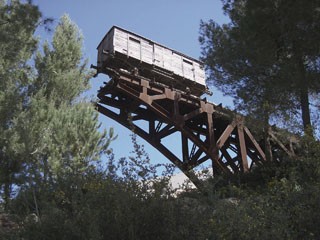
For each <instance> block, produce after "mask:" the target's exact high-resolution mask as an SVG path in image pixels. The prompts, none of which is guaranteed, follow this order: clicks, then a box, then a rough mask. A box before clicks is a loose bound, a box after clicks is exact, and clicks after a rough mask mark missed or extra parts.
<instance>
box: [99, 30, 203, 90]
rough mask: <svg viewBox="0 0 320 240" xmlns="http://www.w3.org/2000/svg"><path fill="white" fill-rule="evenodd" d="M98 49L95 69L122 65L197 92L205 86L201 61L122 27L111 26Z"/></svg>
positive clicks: (152, 78) (116, 68) (121, 67)
mask: <svg viewBox="0 0 320 240" xmlns="http://www.w3.org/2000/svg"><path fill="white" fill-rule="evenodd" d="M97 49H98V60H97V68H98V72H105V71H106V69H107V68H109V69H110V68H111V69H115V70H119V69H123V70H126V71H129V72H135V73H137V74H139V75H141V76H143V77H146V78H148V79H150V80H151V81H156V82H158V83H161V84H164V85H167V86H169V87H173V88H175V89H179V90H181V91H184V92H190V93H191V94H194V95H196V96H200V95H202V94H203V93H205V92H206V90H207V87H206V84H205V72H204V69H203V64H202V62H200V61H199V60H196V59H194V58H191V57H188V56H186V55H185V54H182V53H180V52H178V51H175V50H173V49H170V48H167V47H165V46H163V45H161V44H158V43H156V42H154V41H151V40H149V39H147V38H145V37H142V36H139V35H137V34H135V33H132V32H130V31H127V30H125V29H123V28H120V27H116V26H113V27H112V28H111V29H110V30H109V31H108V33H107V34H106V35H105V36H104V38H103V39H102V41H101V42H100V44H99V45H98V47H97Z"/></svg>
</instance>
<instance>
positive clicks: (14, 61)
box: [0, 1, 41, 201]
mask: <svg viewBox="0 0 320 240" xmlns="http://www.w3.org/2000/svg"><path fill="white" fill-rule="evenodd" d="M6 2H7V1H0V192H1V193H3V195H2V197H3V198H4V199H5V201H7V200H8V199H9V197H10V195H11V191H12V184H15V183H17V181H18V180H17V179H16V174H17V173H19V172H20V171H21V169H22V167H23V166H22V165H23V163H22V157H23V155H22V154H21V152H19V148H20V146H21V143H20V142H19V134H18V133H17V132H16V131H15V125H14V120H15V119H16V118H17V116H18V115H19V114H20V112H21V111H23V110H24V109H25V107H26V106H25V104H26V101H27V98H28V96H27V89H28V85H29V83H30V81H31V78H30V75H31V73H32V70H31V69H30V67H29V66H28V64H27V61H28V60H29V59H30V57H31V56H32V54H33V53H34V51H35V49H36V46H37V40H36V39H35V38H34V36H33V33H34V31H35V28H36V26H37V24H38V21H39V18H40V17H41V13H40V12H39V10H38V7H36V6H34V5H32V4H28V3H26V4H24V3H20V2H19V1H10V4H6Z"/></svg>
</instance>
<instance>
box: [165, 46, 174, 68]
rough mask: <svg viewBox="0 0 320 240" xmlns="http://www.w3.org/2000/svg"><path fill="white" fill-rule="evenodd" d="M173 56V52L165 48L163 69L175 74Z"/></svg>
mask: <svg viewBox="0 0 320 240" xmlns="http://www.w3.org/2000/svg"><path fill="white" fill-rule="evenodd" d="M172 61H173V56H172V50H170V49H167V48H164V49H163V68H165V69H166V70H168V71H170V72H173V71H174V69H173V66H172Z"/></svg>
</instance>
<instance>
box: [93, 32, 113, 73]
mask: <svg viewBox="0 0 320 240" xmlns="http://www.w3.org/2000/svg"><path fill="white" fill-rule="evenodd" d="M113 36H114V30H113V31H110V32H109V33H108V34H107V35H106V36H105V38H104V39H103V41H102V42H101V44H100V45H99V47H98V61H97V63H98V67H101V65H102V63H103V62H104V61H106V60H107V58H108V56H107V55H106V54H104V53H103V51H107V52H109V53H113Z"/></svg>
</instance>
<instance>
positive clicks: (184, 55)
mask: <svg viewBox="0 0 320 240" xmlns="http://www.w3.org/2000/svg"><path fill="white" fill-rule="evenodd" d="M115 28H116V29H119V30H121V31H124V32H126V33H129V34H132V35H134V36H136V37H139V38H142V39H144V40H147V41H149V42H153V43H155V44H157V45H159V46H161V47H164V48H167V49H170V50H171V51H172V52H174V53H176V54H178V55H181V56H183V57H185V58H188V59H190V60H192V61H195V62H198V63H200V64H203V62H202V61H200V60H198V59H195V58H193V57H190V56H187V55H186V54H183V53H181V52H178V51H176V50H174V49H172V48H169V47H166V46H164V45H162V44H159V43H157V42H155V41H152V40H151V39H148V38H146V37H143V36H141V35H138V34H136V33H134V32H131V31H128V30H126V29H124V28H121V27H118V26H113V27H112V28H110V30H109V31H108V32H107V33H106V35H105V36H104V37H103V38H102V40H101V42H100V43H99V45H98V47H97V49H98V48H99V46H100V45H101V43H102V42H103V40H104V39H105V38H106V37H107V35H108V34H109V33H110V32H111V31H112V30H113V29H115Z"/></svg>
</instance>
